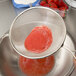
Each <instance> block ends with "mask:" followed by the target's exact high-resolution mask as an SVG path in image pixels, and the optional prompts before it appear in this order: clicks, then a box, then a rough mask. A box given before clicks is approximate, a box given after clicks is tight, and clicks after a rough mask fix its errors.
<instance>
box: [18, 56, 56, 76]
mask: <svg viewBox="0 0 76 76" xmlns="http://www.w3.org/2000/svg"><path fill="white" fill-rule="evenodd" d="M54 63H55V59H54V56H53V55H52V56H49V57H46V58H43V59H28V58H25V57H22V56H20V58H19V67H20V69H21V70H22V72H23V73H24V74H26V75H27V76H45V75H46V74H47V73H48V72H50V71H51V70H52V68H53V66H54Z"/></svg>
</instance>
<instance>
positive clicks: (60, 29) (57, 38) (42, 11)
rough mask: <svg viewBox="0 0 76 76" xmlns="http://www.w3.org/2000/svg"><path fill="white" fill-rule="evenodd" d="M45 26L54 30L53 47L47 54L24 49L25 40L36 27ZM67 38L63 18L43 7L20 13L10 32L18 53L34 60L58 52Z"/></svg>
mask: <svg viewBox="0 0 76 76" xmlns="http://www.w3.org/2000/svg"><path fill="white" fill-rule="evenodd" d="M43 24H44V25H46V26H48V27H49V28H50V29H51V30H52V35H53V42H52V45H51V46H50V47H49V48H48V49H47V50H46V51H45V52H42V53H39V54H36V53H32V52H29V51H28V50H27V49H26V48H25V47H24V41H25V38H26V37H27V36H28V35H29V33H30V32H31V30H32V29H33V28H34V27H36V26H40V25H43ZM65 36H66V27H65V24H64V21H63V19H62V18H61V16H60V15H59V14H58V13H56V12H55V11H53V10H52V9H50V8H47V7H41V6H37V7H31V8H29V9H27V10H25V11H23V12H22V13H20V14H19V15H18V16H17V17H16V18H15V19H14V21H13V23H12V25H11V28H10V31H9V38H10V41H11V44H12V46H13V48H14V49H15V50H16V52H17V53H19V54H20V55H22V56H24V57H27V58H32V59H37V58H43V57H46V56H49V55H51V54H53V53H54V52H56V51H57V50H58V49H59V48H60V47H61V45H62V43H63V42H64V39H65Z"/></svg>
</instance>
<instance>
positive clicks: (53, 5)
mask: <svg viewBox="0 0 76 76" xmlns="http://www.w3.org/2000/svg"><path fill="white" fill-rule="evenodd" d="M49 5H50V7H51V8H54V9H56V8H57V5H56V4H55V3H53V2H51V3H50V4H49Z"/></svg>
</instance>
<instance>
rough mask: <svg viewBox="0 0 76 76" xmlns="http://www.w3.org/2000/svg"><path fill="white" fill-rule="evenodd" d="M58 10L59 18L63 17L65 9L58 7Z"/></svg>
mask: <svg viewBox="0 0 76 76" xmlns="http://www.w3.org/2000/svg"><path fill="white" fill-rule="evenodd" d="M59 10H60V12H59V14H60V15H61V17H65V12H66V8H65V7H60V8H59Z"/></svg>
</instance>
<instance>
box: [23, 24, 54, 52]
mask: <svg viewBox="0 0 76 76" xmlns="http://www.w3.org/2000/svg"><path fill="white" fill-rule="evenodd" d="M52 41H53V38H52V32H51V30H50V29H49V28H48V27H47V26H45V25H42V26H37V27H35V28H34V29H33V30H32V32H31V33H30V34H29V35H28V37H27V38H26V39H25V43H24V45H25V48H26V49H27V50H28V51H31V52H34V53H41V52H44V51H45V50H47V49H48V48H49V46H50V45H51V44H52Z"/></svg>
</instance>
